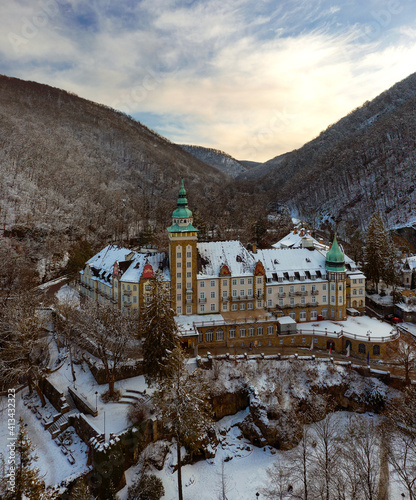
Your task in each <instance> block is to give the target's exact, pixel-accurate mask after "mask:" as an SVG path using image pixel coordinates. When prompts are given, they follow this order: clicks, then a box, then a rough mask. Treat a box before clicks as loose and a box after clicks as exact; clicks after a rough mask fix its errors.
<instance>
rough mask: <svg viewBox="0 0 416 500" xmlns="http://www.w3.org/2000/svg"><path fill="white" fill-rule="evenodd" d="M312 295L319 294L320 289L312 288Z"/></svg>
mask: <svg viewBox="0 0 416 500" xmlns="http://www.w3.org/2000/svg"><path fill="white" fill-rule="evenodd" d="M311 295H319V290H312V292H311Z"/></svg>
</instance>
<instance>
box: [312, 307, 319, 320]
mask: <svg viewBox="0 0 416 500" xmlns="http://www.w3.org/2000/svg"><path fill="white" fill-rule="evenodd" d="M317 317H318V314H317V312H316V309H312V311H311V321H316V319H317Z"/></svg>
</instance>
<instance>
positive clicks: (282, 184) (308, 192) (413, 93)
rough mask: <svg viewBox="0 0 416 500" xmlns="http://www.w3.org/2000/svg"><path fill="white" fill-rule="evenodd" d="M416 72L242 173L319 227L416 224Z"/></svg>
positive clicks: (342, 227) (340, 229)
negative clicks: (376, 220)
mask: <svg viewBox="0 0 416 500" xmlns="http://www.w3.org/2000/svg"><path fill="white" fill-rule="evenodd" d="M415 109H416V74H413V75H411V76H409V77H408V78H406V79H405V80H403V81H402V82H399V83H398V84H396V85H394V86H393V87H392V88H391V89H389V90H387V91H386V92H384V93H382V94H381V95H380V96H378V97H377V98H375V99H374V100H372V101H371V102H367V103H365V104H364V105H363V106H362V107H360V108H358V109H356V110H355V111H353V112H351V113H350V114H349V115H347V116H346V117H344V118H343V119H341V120H340V121H339V122H337V123H336V124H334V125H332V126H330V127H328V129H327V130H325V131H324V132H322V133H321V134H320V135H319V136H318V137H317V138H316V139H314V140H313V141H311V142H309V143H307V144H305V145H304V146H303V147H302V148H300V149H298V150H295V151H293V152H291V153H287V154H285V155H281V156H278V157H276V158H273V159H272V160H270V161H268V162H266V163H264V164H262V165H259V166H258V167H255V168H253V169H251V170H250V171H249V172H247V173H245V174H243V176H240V178H245V179H253V180H254V179H256V180H257V182H259V184H260V185H261V186H262V187H263V189H264V190H266V191H268V192H269V193H270V194H272V196H273V197H275V198H276V199H278V200H279V201H280V202H283V203H288V204H289V205H290V206H291V207H292V208H293V210H295V211H297V212H298V213H299V214H300V215H301V216H302V217H305V218H307V219H309V220H311V221H312V222H315V224H317V223H318V222H321V221H322V220H325V219H328V220H329V221H331V222H335V223H336V224H337V225H338V230H339V231H341V232H342V231H343V230H344V229H345V228H346V227H348V228H351V227H364V226H366V224H367V223H368V220H369V217H370V216H371V214H372V213H374V212H376V211H380V212H381V213H383V214H385V217H386V222H387V224H388V226H389V227H390V228H392V227H400V226H406V225H410V224H411V223H412V222H415V220H416V217H415V208H416V204H415V187H416V169H415V165H416V114H415Z"/></svg>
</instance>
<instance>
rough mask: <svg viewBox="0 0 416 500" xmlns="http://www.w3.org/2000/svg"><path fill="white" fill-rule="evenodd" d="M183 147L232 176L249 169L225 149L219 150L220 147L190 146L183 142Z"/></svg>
mask: <svg viewBox="0 0 416 500" xmlns="http://www.w3.org/2000/svg"><path fill="white" fill-rule="evenodd" d="M181 148H182V149H184V150H185V151H187V152H188V153H190V154H191V155H193V156H195V158H198V159H199V160H201V161H203V162H205V163H208V165H211V166H213V167H216V168H218V169H219V170H221V171H222V172H224V173H225V174H227V175H229V176H230V177H237V176H238V175H241V174H242V173H244V172H245V171H246V170H248V167H247V166H245V165H243V164H242V163H240V162H239V161H238V160H236V159H235V158H233V157H232V156H230V155H229V154H227V153H224V151H219V150H218V149H212V148H203V147H201V146H190V145H187V144H181Z"/></svg>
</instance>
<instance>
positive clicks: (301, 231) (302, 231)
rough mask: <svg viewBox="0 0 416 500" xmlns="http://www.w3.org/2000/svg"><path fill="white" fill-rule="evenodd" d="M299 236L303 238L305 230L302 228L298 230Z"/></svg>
mask: <svg viewBox="0 0 416 500" xmlns="http://www.w3.org/2000/svg"><path fill="white" fill-rule="evenodd" d="M300 235H301V236H305V229H304V228H302V229H301V230H300Z"/></svg>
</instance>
